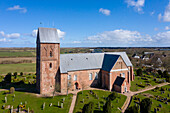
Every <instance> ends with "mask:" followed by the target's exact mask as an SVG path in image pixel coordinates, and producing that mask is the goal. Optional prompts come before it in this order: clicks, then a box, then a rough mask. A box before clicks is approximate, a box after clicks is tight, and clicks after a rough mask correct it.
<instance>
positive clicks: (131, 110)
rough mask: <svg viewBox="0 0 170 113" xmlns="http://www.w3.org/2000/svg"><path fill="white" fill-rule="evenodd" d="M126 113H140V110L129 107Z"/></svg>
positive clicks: (135, 107)
mask: <svg viewBox="0 0 170 113" xmlns="http://www.w3.org/2000/svg"><path fill="white" fill-rule="evenodd" d="M125 113H139V109H138V107H137V106H131V107H128V108H127V109H126V111H125Z"/></svg>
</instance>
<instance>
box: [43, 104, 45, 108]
mask: <svg viewBox="0 0 170 113" xmlns="http://www.w3.org/2000/svg"><path fill="white" fill-rule="evenodd" d="M44 109H45V102H44V103H43V110H44Z"/></svg>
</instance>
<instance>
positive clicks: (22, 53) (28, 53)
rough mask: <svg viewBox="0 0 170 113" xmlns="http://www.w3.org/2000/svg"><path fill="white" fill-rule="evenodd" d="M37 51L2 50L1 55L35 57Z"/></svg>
mask: <svg viewBox="0 0 170 113" xmlns="http://www.w3.org/2000/svg"><path fill="white" fill-rule="evenodd" d="M34 56H35V52H32V51H0V57H1V58H3V57H34Z"/></svg>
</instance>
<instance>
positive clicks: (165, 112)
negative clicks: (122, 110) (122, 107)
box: [130, 85, 170, 113]
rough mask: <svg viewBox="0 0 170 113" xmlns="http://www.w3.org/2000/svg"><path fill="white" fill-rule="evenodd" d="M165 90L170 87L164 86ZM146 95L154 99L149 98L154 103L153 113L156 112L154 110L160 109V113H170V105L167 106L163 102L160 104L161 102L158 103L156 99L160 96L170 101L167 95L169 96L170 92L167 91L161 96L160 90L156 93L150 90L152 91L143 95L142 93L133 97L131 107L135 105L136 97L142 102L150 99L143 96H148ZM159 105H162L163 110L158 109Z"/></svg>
mask: <svg viewBox="0 0 170 113" xmlns="http://www.w3.org/2000/svg"><path fill="white" fill-rule="evenodd" d="M163 88H170V85H166V86H163ZM146 93H147V94H151V95H152V96H153V98H151V97H149V98H150V99H151V100H152V102H153V104H152V107H151V113H153V112H154V108H159V109H160V111H159V112H158V113H169V112H170V103H168V104H165V103H163V102H160V101H157V100H155V99H154V98H155V96H156V95H159V96H161V97H163V98H168V99H170V97H167V95H168V93H170V91H167V90H166V91H165V93H163V94H161V92H160V91H159V90H157V91H156V92H154V91H152V90H150V91H146V92H143V93H141V94H139V95H136V96H133V99H132V102H131V104H130V106H133V105H135V100H134V97H138V98H140V99H141V100H142V99H144V98H148V97H146V96H144V95H143V94H146ZM159 104H161V105H162V108H160V107H158V106H159Z"/></svg>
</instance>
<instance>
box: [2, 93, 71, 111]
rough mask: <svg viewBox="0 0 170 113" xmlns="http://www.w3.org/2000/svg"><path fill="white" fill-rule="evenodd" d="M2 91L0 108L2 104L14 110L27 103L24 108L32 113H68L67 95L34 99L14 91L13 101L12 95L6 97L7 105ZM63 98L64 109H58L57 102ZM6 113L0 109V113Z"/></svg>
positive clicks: (33, 96)
mask: <svg viewBox="0 0 170 113" xmlns="http://www.w3.org/2000/svg"><path fill="white" fill-rule="evenodd" d="M3 93H4V91H2V92H0V107H1V106H3V104H5V105H6V106H7V105H13V106H14V109H15V108H17V106H18V105H19V104H20V103H21V102H22V103H23V104H24V103H25V101H27V105H26V107H27V108H28V107H29V108H30V110H33V111H34V113H68V111H69V108H70V104H71V101H72V99H71V97H72V95H71V94H69V95H68V96H55V97H54V98H52V97H47V98H45V97H36V96H35V95H32V94H28V93H25V92H18V91H15V99H14V101H13V94H8V95H7V103H4V100H5V94H3ZM63 98H65V101H64V108H60V107H58V101H59V102H60V105H61V102H62V99H63ZM44 102H45V109H44V110H42V105H43V103H44ZM50 103H52V106H51V107H49V104H50ZM4 111H5V113H7V112H8V111H9V110H7V109H6V110H4V109H2V108H0V113H3V112H4Z"/></svg>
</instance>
